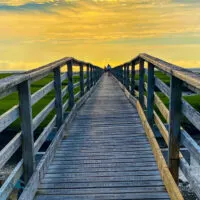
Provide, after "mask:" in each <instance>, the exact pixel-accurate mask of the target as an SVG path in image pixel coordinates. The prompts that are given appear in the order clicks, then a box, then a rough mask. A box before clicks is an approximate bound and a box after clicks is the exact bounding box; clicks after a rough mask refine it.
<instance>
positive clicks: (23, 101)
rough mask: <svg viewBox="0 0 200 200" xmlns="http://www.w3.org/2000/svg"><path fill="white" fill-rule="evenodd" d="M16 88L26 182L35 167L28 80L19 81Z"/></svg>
mask: <svg viewBox="0 0 200 200" xmlns="http://www.w3.org/2000/svg"><path fill="white" fill-rule="evenodd" d="M18 90H19V108H20V119H21V130H22V154H23V161H24V162H23V164H24V174H23V175H24V181H25V183H27V182H28V180H29V178H30V177H31V176H32V174H33V172H34V169H35V155H34V141H33V124H32V108H31V91H30V81H24V82H23V83H21V84H20V85H19V86H18Z"/></svg>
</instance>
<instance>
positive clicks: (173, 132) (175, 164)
mask: <svg viewBox="0 0 200 200" xmlns="http://www.w3.org/2000/svg"><path fill="white" fill-rule="evenodd" d="M181 93H182V81H181V80H179V79H178V78H176V77H174V76H173V75H171V80H170V105H169V146H168V165H169V169H170V171H171V173H172V176H173V178H174V180H175V182H176V183H178V171H179V143H180V121H181Z"/></svg>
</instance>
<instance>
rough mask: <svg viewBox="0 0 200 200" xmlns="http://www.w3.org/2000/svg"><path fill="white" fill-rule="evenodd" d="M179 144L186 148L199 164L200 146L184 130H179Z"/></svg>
mask: <svg viewBox="0 0 200 200" xmlns="http://www.w3.org/2000/svg"><path fill="white" fill-rule="evenodd" d="M181 144H183V145H184V146H185V147H186V148H187V149H188V151H189V152H190V154H191V155H192V156H193V157H194V158H195V160H196V161H197V162H198V163H199V164H200V146H199V145H198V144H197V143H196V141H195V140H194V139H193V138H192V137H191V136H190V135H189V134H188V133H187V132H186V131H185V130H181Z"/></svg>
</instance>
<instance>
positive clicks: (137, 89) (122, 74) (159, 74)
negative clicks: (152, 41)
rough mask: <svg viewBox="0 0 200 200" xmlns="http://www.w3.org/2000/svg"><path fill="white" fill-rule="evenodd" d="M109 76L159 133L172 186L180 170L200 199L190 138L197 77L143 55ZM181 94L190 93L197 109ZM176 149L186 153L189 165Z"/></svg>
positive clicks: (197, 118)
mask: <svg viewBox="0 0 200 200" xmlns="http://www.w3.org/2000/svg"><path fill="white" fill-rule="evenodd" d="M145 64H147V65H146V66H147V69H145ZM137 65H138V67H139V69H138V70H136V66H137ZM155 69H156V70H155ZM112 73H113V75H114V76H115V77H116V78H117V79H118V80H119V81H120V82H121V83H122V84H123V85H124V86H125V87H126V89H127V90H128V91H129V92H130V93H131V94H132V95H133V96H134V97H136V98H137V99H138V101H139V102H140V105H141V107H142V108H143V111H144V112H145V113H146V118H147V120H148V123H149V125H150V127H151V128H152V130H153V131H154V134H155V135H156V130H157V129H158V130H159V132H160V134H161V136H162V137H163V139H164V141H165V143H166V145H167V146H168V158H167V163H168V168H169V170H170V172H171V174H172V176H173V178H174V180H175V182H176V183H177V184H178V180H179V168H180V169H181V171H182V172H183V174H184V175H185V177H186V178H187V180H188V181H189V183H190V184H191V186H192V189H193V191H194V192H195V193H196V195H197V196H198V197H199V198H200V180H199V178H198V176H195V173H196V172H195V170H200V159H199V158H200V146H199V145H198V144H197V142H196V141H195V140H194V139H193V137H192V135H194V133H193V132H194V131H195V132H197V133H200V101H199V94H200V75H199V74H197V73H193V72H192V71H190V70H187V69H184V68H181V67H178V66H176V65H173V64H171V63H168V62H166V61H163V60H161V59H159V58H155V57H153V56H150V55H147V54H139V55H138V56H137V57H136V58H134V59H132V60H131V61H129V62H126V63H123V64H121V65H119V66H117V67H114V68H113V69H112ZM163 77H164V78H163ZM136 79H137V80H136ZM184 90H186V91H187V92H188V91H191V93H192V98H194V97H196V98H197V102H196V103H197V104H198V106H196V105H195V107H194V106H193V105H191V104H190V103H189V102H188V101H186V99H185V98H184V96H185V95H183V94H184ZM195 95H196V96H195ZM167 106H168V109H167ZM188 124H189V126H190V128H188ZM186 125H187V126H186ZM186 129H187V130H186ZM180 147H184V148H185V149H187V151H188V152H189V153H190V158H189V162H188V158H186V157H184V155H182V154H181V151H180Z"/></svg>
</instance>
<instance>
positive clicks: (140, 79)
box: [139, 59, 145, 109]
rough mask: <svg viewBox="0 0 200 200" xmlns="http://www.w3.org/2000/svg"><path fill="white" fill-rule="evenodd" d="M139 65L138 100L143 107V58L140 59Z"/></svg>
mask: <svg viewBox="0 0 200 200" xmlns="http://www.w3.org/2000/svg"><path fill="white" fill-rule="evenodd" d="M139 65H140V69H139V102H140V104H141V106H142V108H143V109H144V72H145V71H144V60H142V59H140V62H139Z"/></svg>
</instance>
